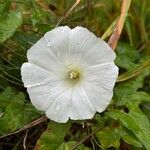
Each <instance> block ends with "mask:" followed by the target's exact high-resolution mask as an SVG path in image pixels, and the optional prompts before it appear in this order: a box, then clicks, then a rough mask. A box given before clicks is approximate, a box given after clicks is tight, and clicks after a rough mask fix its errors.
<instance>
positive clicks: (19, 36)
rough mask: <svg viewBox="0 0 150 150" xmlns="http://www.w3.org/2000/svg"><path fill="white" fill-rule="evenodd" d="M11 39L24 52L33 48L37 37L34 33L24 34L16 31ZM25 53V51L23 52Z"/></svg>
mask: <svg viewBox="0 0 150 150" xmlns="http://www.w3.org/2000/svg"><path fill="white" fill-rule="evenodd" d="M13 39H14V40H15V41H16V42H17V43H18V44H19V45H20V46H21V47H22V48H23V49H25V50H28V49H29V48H30V47H31V46H33V45H34V44H35V43H36V42H37V41H38V40H39V37H38V36H37V35H36V34H35V33H30V32H27V33H24V32H19V31H17V32H16V33H15V35H14V36H13ZM25 52H26V51H25Z"/></svg>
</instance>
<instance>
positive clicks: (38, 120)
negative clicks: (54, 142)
mask: <svg viewBox="0 0 150 150" xmlns="http://www.w3.org/2000/svg"><path fill="white" fill-rule="evenodd" d="M47 119H48V118H47V117H46V116H43V117H41V118H39V119H37V120H34V121H33V122H31V123H29V124H27V125H25V126H24V127H23V128H21V129H20V130H17V131H15V132H11V133H9V134H6V135H3V136H0V139H1V138H4V137H7V136H10V135H14V134H17V133H19V132H21V131H24V130H27V129H29V128H31V127H33V126H36V125H38V124H40V123H42V122H44V121H46V120H47Z"/></svg>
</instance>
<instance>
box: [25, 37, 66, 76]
mask: <svg viewBox="0 0 150 150" xmlns="http://www.w3.org/2000/svg"><path fill="white" fill-rule="evenodd" d="M27 58H28V61H29V62H31V63H33V64H36V65H38V66H40V67H42V68H45V69H47V70H49V71H52V72H55V73H58V72H59V71H60V69H61V68H63V67H64V65H63V64H62V63H61V61H60V60H59V59H58V58H57V57H56V55H55V53H53V51H52V50H51V49H50V48H49V47H48V45H47V43H46V40H45V39H44V38H41V39H40V40H39V41H38V42H37V43H36V44H34V45H33V46H32V47H31V48H30V49H29V50H28V52H27ZM58 74H59V73H58Z"/></svg>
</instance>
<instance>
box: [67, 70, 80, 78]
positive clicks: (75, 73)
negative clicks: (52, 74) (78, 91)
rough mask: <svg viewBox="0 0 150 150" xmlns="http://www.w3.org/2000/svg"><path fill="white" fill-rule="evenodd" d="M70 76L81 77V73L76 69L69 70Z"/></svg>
mask: <svg viewBox="0 0 150 150" xmlns="http://www.w3.org/2000/svg"><path fill="white" fill-rule="evenodd" d="M68 75H69V78H70V79H72V80H74V79H79V77H80V73H79V72H78V71H76V70H71V71H69V72H68Z"/></svg>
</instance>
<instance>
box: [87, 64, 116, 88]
mask: <svg viewBox="0 0 150 150" xmlns="http://www.w3.org/2000/svg"><path fill="white" fill-rule="evenodd" d="M117 77H118V67H117V66H116V65H115V64H114V63H113V62H108V63H104V64H99V65H95V66H91V67H88V69H87V72H86V77H85V78H86V80H87V81H89V82H92V83H96V84H99V85H100V86H101V87H103V88H106V89H110V90H111V89H113V87H114V84H115V82H116V79H117Z"/></svg>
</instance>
